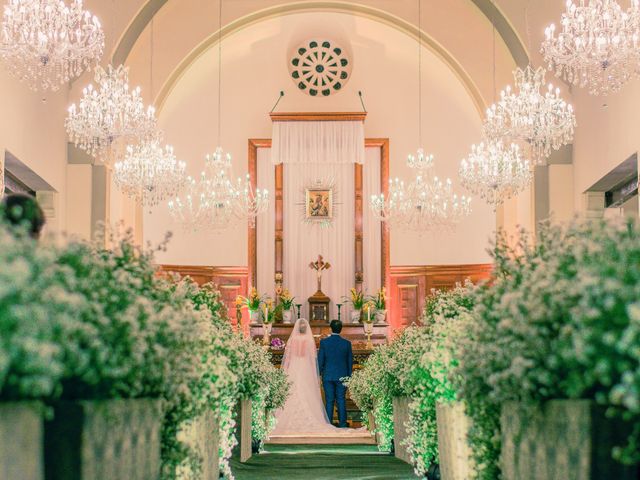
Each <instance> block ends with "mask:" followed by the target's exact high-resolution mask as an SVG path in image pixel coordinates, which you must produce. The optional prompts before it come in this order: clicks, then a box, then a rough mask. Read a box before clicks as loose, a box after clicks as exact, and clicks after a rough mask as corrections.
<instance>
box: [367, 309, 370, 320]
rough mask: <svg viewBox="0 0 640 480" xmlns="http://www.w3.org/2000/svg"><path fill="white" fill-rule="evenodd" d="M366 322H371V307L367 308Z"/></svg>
mask: <svg viewBox="0 0 640 480" xmlns="http://www.w3.org/2000/svg"><path fill="white" fill-rule="evenodd" d="M367 322H369V323H371V307H369V308H367Z"/></svg>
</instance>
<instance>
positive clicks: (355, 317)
mask: <svg viewBox="0 0 640 480" xmlns="http://www.w3.org/2000/svg"><path fill="white" fill-rule="evenodd" d="M361 317H362V310H353V311H352V312H351V323H360V318H361Z"/></svg>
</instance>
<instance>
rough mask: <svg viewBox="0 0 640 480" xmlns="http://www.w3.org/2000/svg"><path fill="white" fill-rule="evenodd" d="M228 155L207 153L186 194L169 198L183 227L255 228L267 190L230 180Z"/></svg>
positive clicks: (244, 180) (247, 181) (241, 180)
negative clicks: (202, 169) (240, 225)
mask: <svg viewBox="0 0 640 480" xmlns="http://www.w3.org/2000/svg"><path fill="white" fill-rule="evenodd" d="M218 6H219V11H218V19H219V25H218V141H219V140H220V137H221V135H220V127H221V124H222V122H221V102H220V99H221V95H222V0H220V1H219V3H218ZM231 165H232V164H231V155H230V154H229V153H227V154H225V153H224V152H223V150H222V147H218V148H217V149H216V151H215V153H214V154H213V155H207V157H206V159H205V170H204V171H203V172H202V173H201V175H200V178H199V179H194V178H191V177H189V179H188V180H187V189H186V195H184V196H183V197H178V198H176V199H174V200H172V201H171V202H169V211H170V213H171V215H172V217H173V218H174V219H175V220H176V221H178V222H179V223H181V224H182V225H183V227H184V228H185V229H186V230H190V231H198V230H211V231H218V232H219V231H221V230H224V229H226V228H229V227H231V226H233V225H234V224H236V223H238V222H241V221H246V222H248V224H249V227H250V228H255V226H256V217H257V216H258V215H260V214H262V213H264V212H265V211H266V210H267V208H268V206H269V192H268V191H267V190H262V189H255V190H254V188H253V186H252V184H251V178H250V176H249V175H247V176H246V177H245V178H238V180H237V181H236V183H235V185H234V184H233V183H232V182H231V180H230V178H231Z"/></svg>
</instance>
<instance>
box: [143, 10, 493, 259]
mask: <svg viewBox="0 0 640 480" xmlns="http://www.w3.org/2000/svg"><path fill="white" fill-rule="evenodd" d="M314 36H316V37H318V38H324V37H328V38H331V39H332V40H334V41H336V42H338V43H342V44H343V45H344V48H346V49H347V50H349V51H350V55H351V57H352V59H353V65H354V67H353V71H352V78H351V80H350V81H349V82H348V83H347V85H346V87H345V88H344V89H343V91H341V92H340V93H339V94H336V95H332V96H331V97H329V98H313V97H310V96H308V95H306V94H303V93H301V92H299V91H298V89H297V87H296V86H295V85H294V83H293V82H292V81H291V79H290V78H289V76H288V68H287V59H288V57H289V54H290V53H291V51H292V49H293V48H295V47H296V46H297V45H298V44H299V43H301V42H302V41H304V40H305V39H308V38H312V37H314ZM223 62H224V63H223V95H222V102H223V103H222V109H223V114H222V141H221V143H222V145H223V147H224V148H225V149H226V150H227V151H229V152H231V153H232V154H233V157H234V168H235V174H236V175H244V174H245V173H246V167H247V139H248V138H269V137H270V136H271V121H270V119H269V117H268V112H269V110H270V109H271V107H272V105H273V102H274V101H275V99H276V97H277V95H278V92H279V91H280V90H284V91H285V97H284V99H283V100H282V102H281V103H280V105H279V107H278V110H279V111H354V110H360V108H361V107H360V102H359V98H358V95H357V92H358V91H359V90H362V92H363V94H364V99H365V101H366V106H367V109H368V111H369V112H370V113H369V115H368V118H367V121H366V135H367V137H389V138H390V143H391V167H390V173H391V176H392V177H395V176H401V177H409V175H410V174H411V172H410V171H409V169H408V168H407V167H406V165H405V159H406V155H407V154H408V153H412V152H413V153H415V151H416V149H417V148H418V128H417V123H418V105H417V103H418V102H417V90H418V85H417V65H416V64H417V56H416V44H415V41H414V40H413V39H411V38H410V37H408V36H406V35H404V34H402V33H400V32H399V31H397V30H395V29H393V28H391V27H388V26H386V25H383V24H381V23H377V22H374V21H372V20H369V19H366V18H360V17H355V16H352V15H345V14H339V13H304V14H295V15H288V16H286V17H281V18H273V19H270V20H267V21H264V22H260V23H258V24H255V25H252V26H250V27H248V28H246V29H244V30H241V31H239V32H237V33H235V34H233V35H231V36H229V37H228V38H227V39H225V42H224V44H223ZM423 92H424V100H423V121H424V127H423V130H424V131H423V146H424V148H425V149H427V150H428V151H429V152H432V153H433V154H434V155H435V156H436V170H437V174H438V175H439V176H441V177H445V176H449V177H451V178H452V179H453V180H454V183H455V184H456V187H457V189H458V190H460V191H461V192H462V190H461V189H460V186H459V184H458V181H457V168H458V164H459V161H460V159H461V158H463V156H465V155H466V154H467V152H468V149H469V147H470V145H471V144H472V143H474V142H477V141H478V140H479V138H480V132H481V120H480V116H479V113H478V111H477V110H476V108H475V106H474V104H473V102H472V99H471V97H470V96H469V94H468V92H467V91H466V90H465V88H464V86H463V85H462V84H461V82H460V81H459V80H458V78H457V77H456V76H455V75H454V74H453V73H452V72H451V70H450V69H449V68H448V67H447V66H446V65H445V64H444V63H443V62H442V61H441V60H440V59H439V58H437V57H436V56H435V55H434V54H432V53H431V52H429V51H428V50H426V49H425V50H424V52H423ZM216 100H217V49H216V48H213V49H209V50H208V51H206V52H204V53H203V55H202V56H201V57H200V58H199V59H198V60H197V61H196V62H194V64H193V65H192V66H191V68H189V69H188V71H186V72H185V74H184V75H183V76H182V78H181V79H180V80H179V82H178V84H177V85H176V86H175V88H174V89H173V90H172V92H171V94H170V96H169V98H168V99H167V101H166V102H165V104H164V108H163V109H162V111H161V112H160V115H159V120H160V125H161V127H162V128H163V130H164V131H165V138H166V140H167V142H169V143H172V144H173V145H174V147H175V150H176V152H177V154H178V156H179V158H181V159H184V160H186V161H187V162H188V170H189V173H191V174H192V175H197V174H198V173H199V171H200V170H201V169H202V167H203V164H204V156H205V154H206V153H209V152H212V151H213V150H214V149H215V147H216V143H217V140H216V132H217V118H216ZM494 229H495V215H494V213H493V212H492V210H491V209H490V208H489V207H487V206H485V205H484V204H483V203H482V202H481V201H479V200H477V201H476V202H475V203H474V214H473V215H472V217H471V218H470V219H468V220H466V221H465V222H464V223H463V224H462V225H461V226H460V228H459V229H458V231H457V232H456V233H453V234H448V235H446V236H425V237H423V238H421V237H419V236H417V235H400V234H397V235H395V234H394V235H393V237H392V241H391V249H392V252H391V262H392V264H394V265H411V264H414V265H422V264H449V263H483V262H487V261H489V258H488V256H487V254H486V252H485V249H486V247H487V244H488V242H487V241H488V239H489V237H490V235H491V233H492V232H493V231H494ZM167 230H173V231H174V239H173V241H172V242H171V244H170V246H169V249H168V251H167V252H166V253H164V254H161V255H160V256H159V258H158V260H159V261H160V262H162V263H171V264H189V265H221V266H222V265H224V266H236V265H246V263H247V233H246V228H244V227H242V228H238V229H236V230H234V231H230V232H226V233H224V234H222V235H218V236H210V235H209V236H207V235H203V234H199V235H188V234H185V233H184V232H182V231H181V230H180V229H179V228H176V226H175V225H172V223H171V222H170V218H169V215H168V213H167V211H166V209H165V208H164V207H163V208H156V209H154V210H153V212H152V213H148V212H145V217H144V239H145V240H150V241H152V242H157V241H159V240H160V239H161V238H162V237H163V236H164V233H165V232H166V231H167Z"/></svg>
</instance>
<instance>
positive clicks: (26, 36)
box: [0, 0, 104, 91]
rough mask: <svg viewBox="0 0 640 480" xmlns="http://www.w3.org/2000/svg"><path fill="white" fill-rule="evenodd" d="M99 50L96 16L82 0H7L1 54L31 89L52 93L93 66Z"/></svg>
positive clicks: (101, 46)
mask: <svg viewBox="0 0 640 480" xmlns="http://www.w3.org/2000/svg"><path fill="white" fill-rule="evenodd" d="M103 50H104V32H103V31H102V27H101V26H100V22H99V21H98V19H97V18H96V17H95V16H93V15H91V13H89V12H88V11H86V10H83V8H82V0H71V4H70V5H68V6H67V4H66V3H65V2H64V1H63V0H10V1H9V3H8V4H7V5H5V7H4V16H3V21H2V25H1V26H0V57H2V59H3V60H4V61H5V62H6V63H7V65H8V67H9V71H10V72H11V74H12V75H13V76H15V77H16V78H18V79H20V80H21V81H23V82H25V83H26V84H27V85H28V86H29V88H31V89H32V90H39V89H42V90H53V91H56V90H58V89H59V88H60V86H61V85H63V84H65V83H67V82H69V81H70V80H72V79H74V78H77V77H79V76H80V75H81V74H82V73H83V72H84V71H85V70H87V69H88V68H90V67H91V66H92V65H94V64H96V63H97V62H98V61H99V60H100V57H102V53H103Z"/></svg>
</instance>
